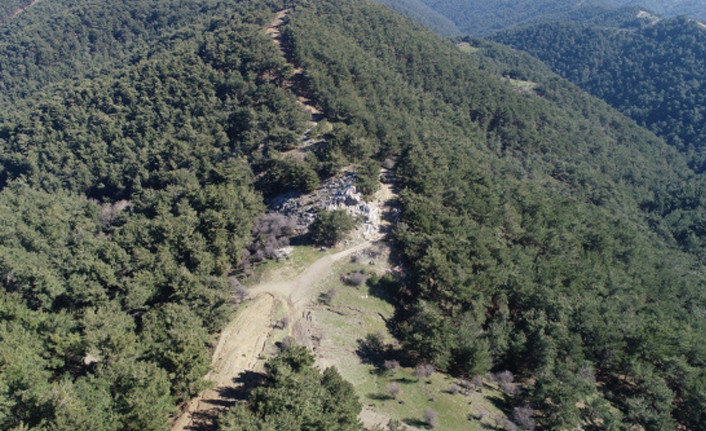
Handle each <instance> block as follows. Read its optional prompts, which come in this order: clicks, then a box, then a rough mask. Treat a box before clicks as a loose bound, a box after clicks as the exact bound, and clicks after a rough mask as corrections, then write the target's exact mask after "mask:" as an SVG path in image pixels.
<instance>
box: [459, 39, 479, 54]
mask: <svg viewBox="0 0 706 431" xmlns="http://www.w3.org/2000/svg"><path fill="white" fill-rule="evenodd" d="M456 48H458V49H459V51H461V52H462V53H464V54H473V53H474V52H477V51H480V48H476V47H475V46H472V45H471V44H470V43H468V42H459V43H457V44H456Z"/></svg>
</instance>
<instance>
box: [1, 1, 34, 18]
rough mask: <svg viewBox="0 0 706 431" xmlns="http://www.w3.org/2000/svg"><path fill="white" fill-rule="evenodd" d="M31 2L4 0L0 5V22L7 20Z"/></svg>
mask: <svg viewBox="0 0 706 431" xmlns="http://www.w3.org/2000/svg"><path fill="white" fill-rule="evenodd" d="M30 3H31V0H5V1H3V2H2V3H0V22H2V21H4V20H6V19H9V18H10V17H12V15H14V14H15V13H17V10H18V9H20V8H22V7H25V6H27V5H28V4H30Z"/></svg>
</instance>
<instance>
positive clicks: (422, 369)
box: [414, 364, 434, 379]
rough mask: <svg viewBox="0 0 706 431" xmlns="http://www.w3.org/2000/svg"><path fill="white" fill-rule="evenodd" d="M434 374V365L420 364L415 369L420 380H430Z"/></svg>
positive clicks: (415, 373)
mask: <svg viewBox="0 0 706 431" xmlns="http://www.w3.org/2000/svg"><path fill="white" fill-rule="evenodd" d="M432 374H434V366H433V365H432V364H418V365H417V366H416V367H414V375H415V376H417V378H418V379H428V378H429V377H431V376H432Z"/></svg>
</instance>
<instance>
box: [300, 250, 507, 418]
mask: <svg viewBox="0 0 706 431" xmlns="http://www.w3.org/2000/svg"><path fill="white" fill-rule="evenodd" d="M371 267H373V266H368V265H361V264H353V263H343V264H339V265H337V267H336V273H338V274H339V275H340V274H347V273H349V272H350V271H353V270H359V269H363V270H370V269H371ZM373 268H374V267H373ZM331 288H333V289H335V290H336V295H335V296H334V298H333V300H332V301H331V303H330V305H329V306H326V307H320V308H319V309H317V310H316V311H315V313H314V315H315V321H316V323H317V326H319V327H320V328H321V330H322V333H323V334H325V336H324V337H323V339H322V343H321V349H320V355H322V356H323V359H322V361H321V362H322V365H325V366H329V365H334V366H336V368H338V370H339V371H340V373H341V374H342V376H343V377H344V378H345V379H346V380H348V381H349V382H351V383H352V384H353V386H354V387H355V390H356V393H357V394H358V396H359V398H360V401H361V403H362V404H363V405H364V406H366V407H367V408H370V409H372V410H374V411H377V412H379V413H382V414H384V415H386V416H389V417H390V418H391V419H396V420H399V421H402V422H404V423H406V424H408V425H412V426H417V427H421V425H422V422H421V421H423V416H424V410H425V409H426V408H427V407H429V408H431V409H433V410H434V411H435V412H436V413H438V415H439V425H438V427H437V428H436V429H440V430H451V431H456V430H458V431H461V430H471V431H473V430H483V429H484V428H483V425H482V424H481V423H480V422H478V421H477V420H476V419H475V417H476V415H477V414H478V411H479V410H486V411H487V412H489V413H490V415H496V414H502V413H501V411H500V410H499V409H498V407H496V405H495V403H494V402H493V399H497V400H500V399H501V395H500V393H499V392H497V391H495V390H493V389H490V388H485V389H483V392H482V393H470V394H462V393H458V394H452V393H451V392H450V388H451V386H452V385H453V384H454V382H455V379H454V378H452V377H449V376H447V375H445V374H441V373H435V374H434V375H432V376H431V378H429V379H423V380H421V381H420V380H418V379H417V378H416V377H415V376H414V369H413V368H404V367H402V368H399V369H398V370H397V372H396V373H395V374H394V375H393V374H389V373H387V374H386V373H382V374H381V373H379V372H378V370H377V369H376V367H375V366H373V365H371V364H364V363H362V362H361V359H360V358H359V356H358V355H357V354H356V349H357V348H358V340H361V339H363V338H364V337H365V336H366V335H368V334H371V333H380V334H381V335H382V337H383V340H384V342H385V343H394V342H395V341H394V339H393V337H392V336H391V335H390V334H389V331H388V329H387V325H386V323H385V320H387V319H390V318H391V317H392V316H393V313H394V308H393V307H392V305H391V304H389V303H388V302H387V301H385V300H384V299H383V298H381V297H384V294H381V293H384V292H377V294H378V296H375V295H373V292H371V291H370V288H369V287H368V286H367V285H363V286H361V287H360V288H355V287H352V286H347V285H345V284H344V283H343V282H342V281H340V278H339V277H331V279H329V282H328V283H324V284H323V285H322V286H321V291H322V292H325V291H327V290H328V289H331ZM390 384H397V385H399V386H400V387H401V389H402V392H401V394H400V395H399V396H398V397H397V399H393V398H392V397H391V396H390V395H389V394H388V391H387V387H388V385H390ZM469 417H470V418H471V420H469ZM484 423H486V424H490V418H487V419H485V420H484Z"/></svg>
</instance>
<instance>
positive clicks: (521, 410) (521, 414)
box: [512, 406, 537, 431]
mask: <svg viewBox="0 0 706 431" xmlns="http://www.w3.org/2000/svg"><path fill="white" fill-rule="evenodd" d="M533 416H534V409H532V408H531V407H529V406H525V407H515V408H514V410H513V411H512V418H513V419H514V420H515V422H517V424H518V425H519V426H520V427H522V429H524V430H527V431H534V429H535V428H536V427H537V422H535V420H534V417H533Z"/></svg>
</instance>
